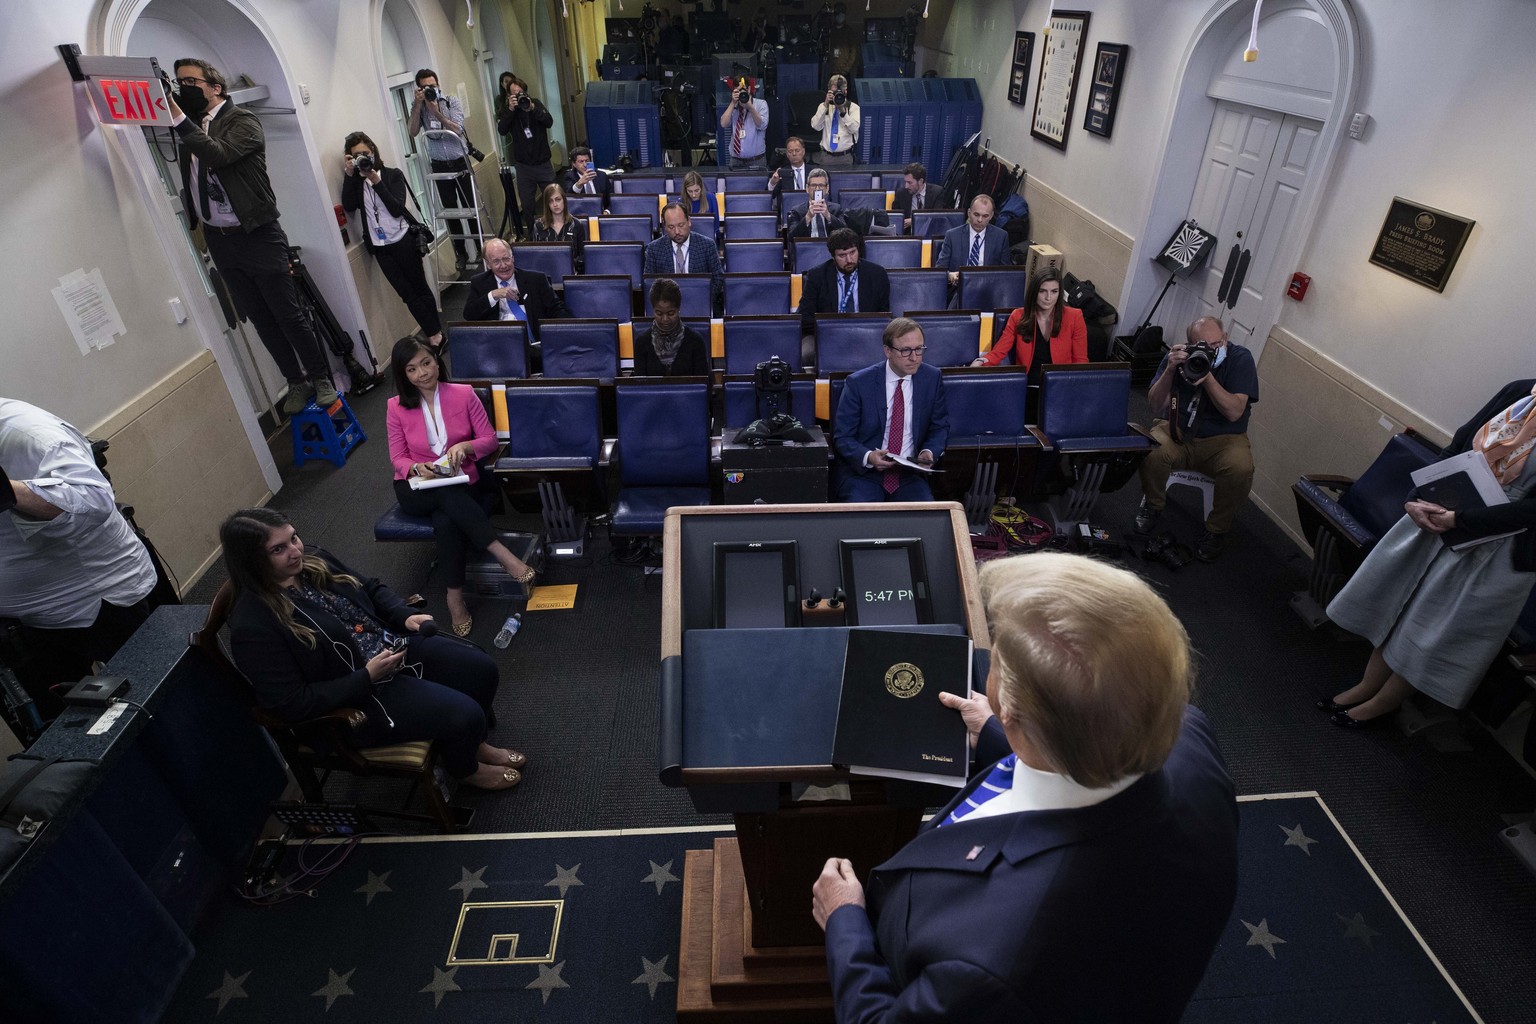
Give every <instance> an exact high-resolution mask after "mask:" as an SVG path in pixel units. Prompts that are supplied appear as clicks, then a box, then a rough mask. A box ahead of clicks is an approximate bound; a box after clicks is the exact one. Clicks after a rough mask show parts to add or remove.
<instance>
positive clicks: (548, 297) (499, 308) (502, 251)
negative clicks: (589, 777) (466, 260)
mask: <svg viewBox="0 0 1536 1024" xmlns="http://www.w3.org/2000/svg"><path fill="white" fill-rule="evenodd" d="M485 266H486V270H485V272H484V273H481V274H476V275H475V276H474V277H472V278H470V281H469V295H468V296H467V297H466V298H465V299H464V319H465V320H524V321H526V322H527V324H528V333H529V334H530V335H532V337H533V340H534V341H537V340H538V338H539V324H540V323H541V322H543V321H545V320H559V319H564V318H565V317H568V316H570V315H571V311H570V310H568V309H566V307H565V300H564V299H562V298H561V297H560V296H559V295H557V294H556V293H555V289H554V288H553V287H552V286H551V285H550V283H549V277H548V275H546V274H541V273H539V272H538V271H537V270H518V269H517V262H516V260H515V259H514V258H513V256H512V247H511V246H510V245H508V244H507V243H506V242H504V241H502V240H501V239H499V238H493V239H491V240H490V241H489V242H486V243H485Z"/></svg>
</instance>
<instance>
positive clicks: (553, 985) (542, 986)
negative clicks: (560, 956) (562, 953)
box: [523, 960, 571, 1005]
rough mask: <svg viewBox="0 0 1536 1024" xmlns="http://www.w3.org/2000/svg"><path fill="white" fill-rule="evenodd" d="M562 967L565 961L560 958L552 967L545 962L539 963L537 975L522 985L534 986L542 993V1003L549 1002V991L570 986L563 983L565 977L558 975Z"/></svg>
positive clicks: (525, 986) (526, 986) (546, 1003)
mask: <svg viewBox="0 0 1536 1024" xmlns="http://www.w3.org/2000/svg"><path fill="white" fill-rule="evenodd" d="M564 968H565V961H564V960H561V961H560V962H559V963H557V964H555V966H553V967H550V966H549V965H547V964H539V976H538V977H537V978H535V979H534V980H532V981H530V982H529V983H528V984H526V985H524V986H523V987H524V988H536V989H538V990H539V991H540V992H541V993H542V994H543V996H544V1003H545V1005H548V1004H549V994H550V993H551V992H553V991H554V990H555V989H557V988H570V987H571V986H569V985H567V984H566V983H565V979H564V978H562V977H560V972H561V971H562V970H563V969H564Z"/></svg>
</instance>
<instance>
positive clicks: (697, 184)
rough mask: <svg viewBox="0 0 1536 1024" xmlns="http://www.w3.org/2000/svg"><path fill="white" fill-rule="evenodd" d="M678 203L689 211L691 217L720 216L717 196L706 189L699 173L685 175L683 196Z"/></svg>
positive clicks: (693, 172) (691, 172)
mask: <svg viewBox="0 0 1536 1024" xmlns="http://www.w3.org/2000/svg"><path fill="white" fill-rule="evenodd" d="M677 201H678V202H680V203H682V204H683V209H685V210H687V211H688V215H689V216H690V217H697V216H699V215H700V214H702V215H704V216H706V217H717V218H718V217H719V216H720V205H719V203H717V202H716V201H715V194H714V193H713V192H710V191H708V190H707V189H705V188H704V178H703V176H702V175H700V174H699V172H698V171H689V172H688V173H687V174H685V175H683V194H682V195H681V196H679V197H678V200H677Z"/></svg>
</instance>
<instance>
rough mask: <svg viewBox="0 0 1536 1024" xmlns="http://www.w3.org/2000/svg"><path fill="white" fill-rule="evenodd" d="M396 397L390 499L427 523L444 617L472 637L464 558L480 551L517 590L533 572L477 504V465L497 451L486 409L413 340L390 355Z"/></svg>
mask: <svg viewBox="0 0 1536 1024" xmlns="http://www.w3.org/2000/svg"><path fill="white" fill-rule="evenodd" d="M389 366H390V370H391V372H392V373H393V374H394V377H395V397H393V398H391V399H390V400H389V407H388V411H387V413H386V417H385V422H386V425H387V427H388V430H389V461H390V462H392V463H394V466H395V500H396V501H398V502H399V503H400V511H402V512H404V513H405V514H406V515H408V516H430V517H431V519H432V532H433V538H434V539H435V540H436V542H437V562H438V564H439V565H440V566H442V567H443V572H444V573H445V575H446V576H447V584H448V613H449V615H451V616H452V618H453V632H454V634H455V635H456V636H469V631H470V630H471V629H472V628H474V619H473V618H471V616H470V614H469V606H468V605H466V604H465V603H464V555H465V554H466V552H467V551H468V549H469V547H470V546H471V545H473V546H474V547H476V548H478V549H479V550H481V551H485V552H487V553H488V554H490V556H491V557H492V558H494V559H496V561H497V562H498V563H499V564H500V565H501V567H502V568H503V569H505V570H506V571H507V572H508V573H509V574H510V575H511V576H512V578H513V579H515V580H517V581H518V582H519V583H529V582H532V580H533V578H534V576H535V575H537V571H536V570H534V569H531V568H529V567H528V566H527V565H526V564H524V563H523V562H522V561H521V560H519V559H518V557H517V556H516V555H514V554H513V553H512V552H511V551H509V550H507V546H506V545H505V544H503V543H502V542H501V541H499V540H497V539H496V531H495V530H494V529H492V527H491V521H490V519H489V518H488V517H487V516H486V514H485V509H484V508H482V507H481V506H480V503H479V502H478V501H477V500H476V492H477V488H478V486H479V484H480V467H479V466H478V465H476V463H478V462H479V461H480V460H481V459H483V458H485V457H486V456H487V455H489V454H491V452H493V451H495V450H496V432H495V431H494V430H493V429H492V428H491V421H490V419H489V417H487V416H486V415H485V406H484V405H482V404H480V399H479V398H477V397H476V396H475V391H474V389H473V388H471V387H470V386H469V385H468V384H449V383H447V382H445V381H443V380H442V379H441V377H442V364H441V363H440V362H439V361H438V356H437V352H436V351H435V350H433V349H432V348H431V347H429V346H428V345H426V344H425V343H423V342H422V341H420V340H419V339H417V338H401V339H400V340H399V341H397V342H395V348H394V351H393V352H391V353H390V357H389ZM412 477H415V478H418V479H420V480H423V481H426V480H439V479H443V478H445V477H446V478H461V479H462V483H459V484H451V485H447V486H441V487H432V488H425V489H422V490H416V489H414V488H412V487H411V485H410V481H411V478H412Z"/></svg>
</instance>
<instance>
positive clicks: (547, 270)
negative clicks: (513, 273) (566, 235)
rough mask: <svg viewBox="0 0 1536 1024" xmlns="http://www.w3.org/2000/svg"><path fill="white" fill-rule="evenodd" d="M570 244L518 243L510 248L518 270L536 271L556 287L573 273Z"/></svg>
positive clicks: (573, 265)
mask: <svg viewBox="0 0 1536 1024" xmlns="http://www.w3.org/2000/svg"><path fill="white" fill-rule="evenodd" d="M572 252H573V247H572V245H571V243H570V242H520V243H519V244H517V245H514V246H513V247H512V258H513V260H515V261H516V263H517V269H518V270H537V271H538V272H539V273H541V274H543V275H544V276H545V277H547V278H549V283H550V284H552V285H556V286H558V285H559V284H560V282H562V281H564V280H565V279H566V278H567V277H569V276H571V274H573V273H575V269H574V267H575V264H574V262H573V256H572Z"/></svg>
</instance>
